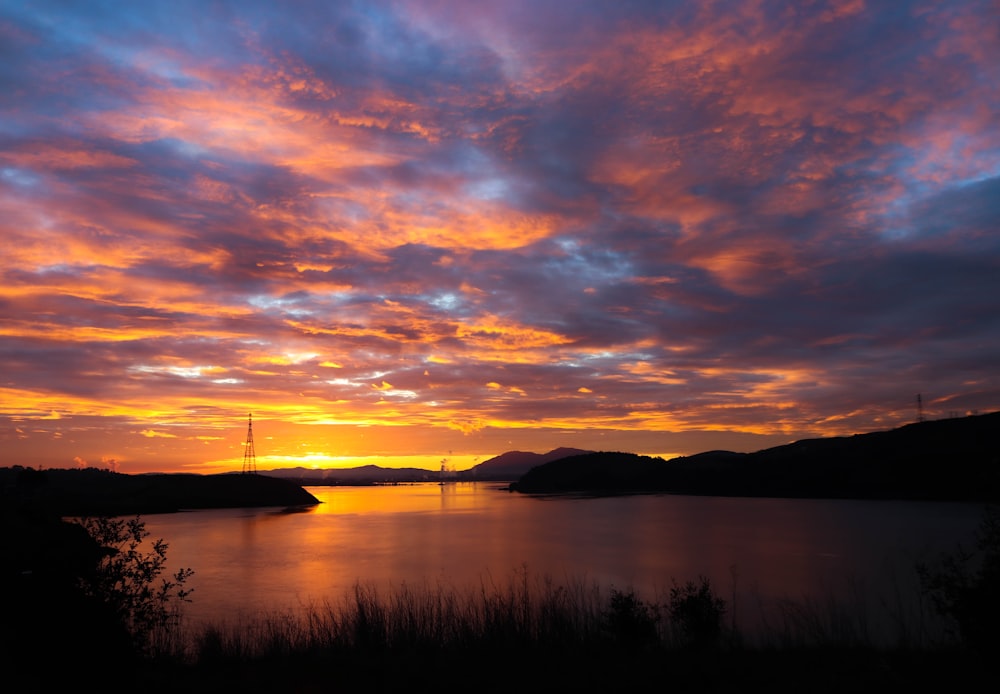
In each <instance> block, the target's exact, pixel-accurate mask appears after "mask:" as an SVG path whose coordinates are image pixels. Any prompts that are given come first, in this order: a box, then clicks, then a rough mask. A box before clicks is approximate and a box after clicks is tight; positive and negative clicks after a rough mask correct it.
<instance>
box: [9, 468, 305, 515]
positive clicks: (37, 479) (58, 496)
mask: <svg viewBox="0 0 1000 694" xmlns="http://www.w3.org/2000/svg"><path fill="white" fill-rule="evenodd" d="M0 490H2V493H3V496H4V497H8V498H17V499H19V500H20V501H21V502H30V503H31V504H32V505H35V506H37V507H40V508H43V509H45V510H47V511H49V512H51V513H53V514H55V515H59V516H97V515H103V516H116V515H131V514H136V513H142V514H145V513H169V512H173V511H182V510H189V509H205V508H244V507H247V508H249V507H265V506H279V507H284V508H292V507H306V506H312V505H315V504H318V503H319V500H318V499H317V498H316V497H314V496H313V495H312V494H310V493H309V492H307V491H306V490H305V489H303V488H302V487H300V486H299V485H297V484H295V483H293V482H290V481H288V480H283V479H278V478H275V477H267V476H265V475H240V474H222V475H194V474H146V475H126V474H122V473H115V472H109V471H107V470H98V469H94V468H86V469H72V470H65V469H56V468H53V469H49V470H44V471H39V470H34V469H32V468H22V467H17V466H15V467H12V468H0Z"/></svg>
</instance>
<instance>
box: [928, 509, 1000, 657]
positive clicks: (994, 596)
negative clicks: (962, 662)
mask: <svg viewBox="0 0 1000 694" xmlns="http://www.w3.org/2000/svg"><path fill="white" fill-rule="evenodd" d="M917 573H918V575H919V576H920V582H921V585H922V587H923V590H924V591H925V593H926V594H927V595H928V596H929V598H930V600H931V604H932V605H933V606H934V609H935V610H937V612H938V613H939V614H941V615H943V616H945V617H947V618H949V619H951V620H953V621H954V624H955V626H956V631H957V636H958V637H959V639H960V640H961V641H962V642H963V643H964V644H965V645H966V646H968V647H969V648H971V649H973V650H976V651H979V652H983V653H985V652H992V653H995V652H997V650H998V649H1000V629H998V624H1000V508H998V507H996V506H992V507H989V508H987V509H986V513H985V515H984V517H983V520H982V521H981V522H980V525H979V530H978V532H977V533H976V540H975V548H974V549H972V550H968V549H966V548H964V547H962V546H959V547H958V548H957V549H955V550H954V551H953V552H947V553H944V554H942V555H941V556H940V558H939V559H938V561H937V562H935V563H933V564H918V566H917Z"/></svg>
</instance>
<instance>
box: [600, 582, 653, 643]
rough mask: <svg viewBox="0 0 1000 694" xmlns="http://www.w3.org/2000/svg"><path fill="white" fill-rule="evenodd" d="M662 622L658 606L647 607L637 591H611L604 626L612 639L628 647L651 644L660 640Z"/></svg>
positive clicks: (613, 589)
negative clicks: (660, 624)
mask: <svg viewBox="0 0 1000 694" xmlns="http://www.w3.org/2000/svg"><path fill="white" fill-rule="evenodd" d="M659 621H660V615H659V610H658V609H657V606H656V605H647V604H646V603H644V602H643V601H642V600H640V599H639V597H638V596H636V594H635V591H633V590H629V591H628V592H622V591H620V590H616V589H615V588H612V589H611V599H610V601H609V605H608V609H607V610H606V611H605V613H604V626H605V629H606V630H607V632H608V634H609V635H610V636H611V638H612V639H614V640H615V641H617V642H619V643H621V644H622V645H628V646H639V645H645V644H651V643H654V642H656V641H657V640H658V638H659V634H658V632H657V629H656V625H657V623H658V622H659Z"/></svg>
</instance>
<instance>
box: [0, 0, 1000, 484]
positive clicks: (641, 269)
mask: <svg viewBox="0 0 1000 694" xmlns="http://www.w3.org/2000/svg"><path fill="white" fill-rule="evenodd" d="M998 232H1000V5H998V4H997V2H995V0H988V1H982V2H975V1H961V0H958V1H954V2H907V1H904V0H899V1H895V2H865V0H815V1H812V2H807V1H797V2H775V1H770V0H755V1H753V2H729V1H708V0H706V1H704V2H702V1H697V2H695V1H683V0H675V1H669V0H663V1H656V2H653V1H642V0H633V1H627V0H617V1H608V2H596V1H590V0H573V1H570V0H560V1H545V0H503V1H501V2H458V1H450V0H414V1H412V2H391V1H386V2H360V1H356V2H327V1H315V2H307V1H298V0H295V1H288V0H286V1H285V2H282V3H276V2H261V1H259V0H247V1H241V2H221V1H219V2H210V1H205V2H201V1H198V2H186V1H184V0H170V1H169V2H155V1H147V2H142V3H136V2H112V1H106V2H96V1H95V2H86V3H80V2H55V1H49V0H33V1H32V2H17V1H14V0H0V465H3V466H6V465H18V464H20V465H30V466H41V467H97V468H104V469H113V470H118V471H120V472H129V473H139V472H148V471H166V472H176V471H188V472H218V471H223V470H232V469H237V470H238V469H240V466H241V464H242V460H243V456H244V453H245V441H246V433H247V424H248V421H247V420H248V415H249V414H250V413H251V412H252V413H253V432H254V452H255V454H256V463H257V467H258V469H269V468H275V467H287V466H297V465H302V466H306V467H353V466H356V465H362V464H369V463H373V464H379V465H383V466H389V467H401V466H415V467H424V468H427V469H438V468H439V467H440V466H442V465H443V466H446V467H450V468H454V469H465V468H468V467H470V466H472V465H474V464H476V463H478V462H482V461H484V460H486V459H488V458H490V457H492V456H495V455H498V454H500V453H503V452H505V451H508V450H523V451H535V452H540V453H541V452H546V451H549V450H551V449H553V448H556V447H559V446H571V447H576V448H583V449H589V450H615V451H630V452H634V453H640V454H645V455H659V456H663V457H673V456H676V455H683V454H691V453H697V452H700V451H705V450H713V449H728V450H740V451H754V450H760V449H762V448H766V447H769V446H773V445H779V444H782V443H787V442H790V441H794V440H798V439H802V438H810V437H818V436H837V435H845V434H854V433H861V432H866V431H873V430H880V429H887V428H892V427H895V426H899V425H902V424H907V423H910V422H912V421H915V420H916V419H917V417H918V415H919V414H920V412H919V410H918V407H917V397H918V395H919V397H920V401H921V403H922V407H923V415H924V416H925V417H926V418H929V419H932V418H943V417H949V416H956V415H961V416H964V415H966V414H969V413H976V412H983V413H984V412H988V411H994V410H997V409H1000V233H998Z"/></svg>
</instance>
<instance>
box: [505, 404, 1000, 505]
mask: <svg viewBox="0 0 1000 694" xmlns="http://www.w3.org/2000/svg"><path fill="white" fill-rule="evenodd" d="M511 489H512V490H514V491H519V492H527V493H565V492H576V493H586V494H622V493H644V492H668V493H676V494H709V495H720V496H774V497H811V498H861V499H913V500H917V499H920V500H951V501H976V502H998V501H1000V412H995V413H992V414H986V415H977V416H969V417H961V418H955V419H942V420H935V421H928V422H920V423H915V424H910V425H907V426H904V427H900V428H898V429H892V430H889V431H881V432H874V433H870V434H856V435H854V436H844V437H836V438H824V439H806V440H802V441H797V442H795V443H791V444H788V445H785V446H778V447H775V448H768V449H765V450H762V451H757V452H756V453H734V452H731V451H709V452H706V453H700V454H698V455H692V456H687V457H682V458H674V459H672V460H663V459H662V458H650V457H647V456H640V455H635V454H632V453H617V452H614V453H609V452H601V453H589V454H585V455H577V456H571V457H564V458H561V459H559V460H555V461H552V462H549V463H546V464H544V465H539V466H537V467H535V468H533V469H531V470H529V471H528V472H527V473H525V474H524V475H523V476H522V477H521V478H520V479H519V480H518V481H517V482H515V483H514V484H512V485H511Z"/></svg>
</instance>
